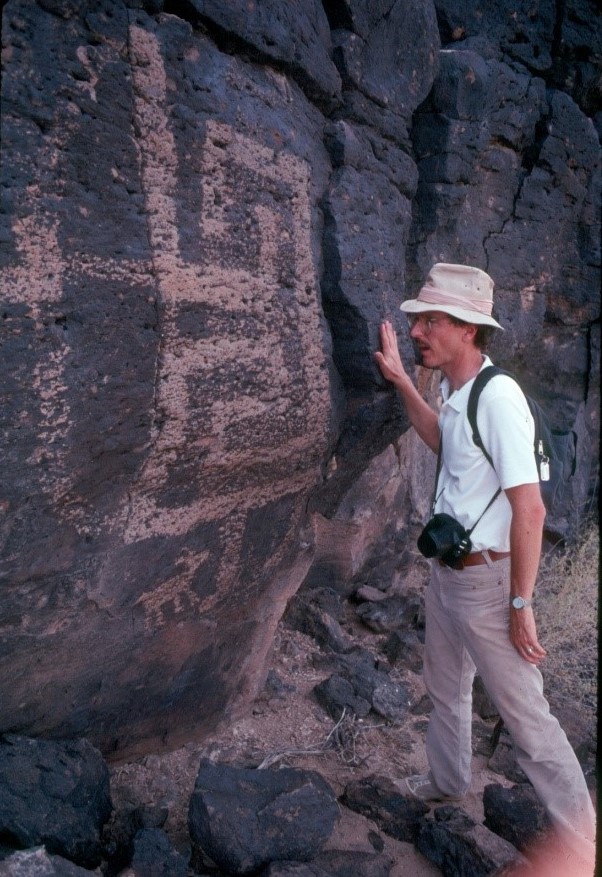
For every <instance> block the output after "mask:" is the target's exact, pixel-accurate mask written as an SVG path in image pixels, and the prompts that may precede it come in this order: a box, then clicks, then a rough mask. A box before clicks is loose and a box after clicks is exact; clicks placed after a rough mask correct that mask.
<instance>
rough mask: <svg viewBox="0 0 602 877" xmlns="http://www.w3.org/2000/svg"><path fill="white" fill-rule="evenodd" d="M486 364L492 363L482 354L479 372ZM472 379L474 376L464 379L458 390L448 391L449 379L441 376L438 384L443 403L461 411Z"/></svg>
mask: <svg viewBox="0 0 602 877" xmlns="http://www.w3.org/2000/svg"><path fill="white" fill-rule="evenodd" d="M488 365H493V363H492V362H491V360H490V359H489V357H488V356H486V355H483V365H482V366H481V368H480V369H479V372H482V371H483V369H484V368H486V367H487V366H488ZM477 374H478V373H477ZM475 378H476V375H475ZM473 381H474V378H471V379H470V381H466V383H465V384H463V385H462V386H461V387H460V389H459V390H454V391H453V392H451V393H450V387H449V380H448V379H447V378H443V380H442V381H441V384H440V386H439V389H440V392H441V398H442V399H443V404H444V405H449V406H450V408H453V409H454V411H463V410H464V409H465V408H466V405H467V404H468V395H469V393H470V390H471V387H472V384H473Z"/></svg>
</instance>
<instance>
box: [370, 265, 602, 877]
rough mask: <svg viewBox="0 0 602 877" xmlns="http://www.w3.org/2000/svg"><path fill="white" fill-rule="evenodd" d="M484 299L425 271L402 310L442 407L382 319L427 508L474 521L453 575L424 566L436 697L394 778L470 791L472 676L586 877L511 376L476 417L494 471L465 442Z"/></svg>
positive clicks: (388, 364) (584, 816)
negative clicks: (420, 750)
mask: <svg viewBox="0 0 602 877" xmlns="http://www.w3.org/2000/svg"><path fill="white" fill-rule="evenodd" d="M492 307H493V281H492V280H491V278H490V277H489V275H487V274H486V273H485V272H484V271H481V270H480V269H478V268H471V267H468V266H464V265H449V264H445V263H439V264H436V265H435V266H434V267H433V268H432V269H431V272H430V273H429V275H428V278H427V280H426V283H425V285H424V286H423V287H422V289H421V290H420V293H419V295H418V298H416V299H412V300H410V301H406V302H404V303H403V304H402V305H401V310H402V311H404V312H405V313H407V314H408V315H409V322H410V326H411V331H410V336H411V338H412V339H413V340H414V342H415V344H416V345H417V347H418V349H419V351H420V355H421V359H422V364H423V365H424V366H425V367H427V368H431V369H440V371H441V372H442V373H443V380H442V384H441V395H442V400H443V401H442V405H441V409H440V411H439V414H438V415H437V414H436V413H435V411H433V410H432V408H431V407H430V406H429V405H428V404H427V403H426V402H425V401H424V400H423V399H422V397H421V396H420V394H419V393H418V391H417V390H416V388H415V387H414V384H413V383H412V380H411V378H410V377H409V375H408V374H407V372H406V371H405V369H404V367H403V364H402V362H401V358H400V355H399V350H398V346H397V338H396V336H395V332H394V330H393V327H392V325H391V323H389V322H385V323H383V324H382V326H381V347H382V350H381V351H379V352H377V353H376V354H375V358H376V361H377V363H378V365H379V367H380V370H381V372H382V374H383V376H384V377H385V378H386V379H387V380H389V381H391V382H392V383H393V384H394V386H395V387H396V389H397V390H398V391H399V393H400V394H401V396H402V398H403V400H404V403H405V405H406V409H407V412H408V416H409V418H410V421H411V423H412V425H413V426H414V428H415V429H416V431H417V432H418V434H419V435H420V437H421V438H422V439H423V440H424V441H425V442H426V444H427V445H428V446H429V447H430V448H431V450H433V451H434V452H435V453H440V471H439V477H438V479H437V485H436V493H435V502H434V507H433V512H437V513H439V512H445V513H447V514H449V515H451V516H452V517H453V518H455V519H456V520H457V521H459V522H460V524H462V525H463V526H464V527H465V528H466V529H470V528H471V527H473V526H474V525H475V523H476V522H477V521H478V523H476V526H475V528H474V531H473V532H472V533H471V542H472V548H471V553H470V554H469V555H468V556H467V557H465V558H464V560H463V562H462V564H461V565H462V568H461V569H455V568H450V567H449V566H447V565H446V564H445V563H444V562H443V561H441V559H438V558H434V559H433V560H432V567H431V577H430V582H429V587H428V588H427V592H426V641H425V657H424V680H425V684H426V687H427V690H428V693H429V695H430V698H431V701H432V705H433V710H432V713H431V717H430V720H429V726H428V731H427V737H426V750H427V758H428V764H429V768H430V770H429V773H428V774H426V775H424V776H412V777H407V778H406V779H405V780H402V781H401V782H402V785H403V787H404V791H406V792H407V793H409V794H411V795H413V796H415V797H418V798H421V799H422V800H425V801H442V800H450V799H451V800H459V799H461V798H462V797H463V796H464V795H465V794H466V792H467V790H468V788H469V785H470V780H471V723H472V683H473V678H474V675H475V672H478V674H479V675H480V677H481V679H482V680H483V683H484V684H485V686H486V687H487V690H488V692H489V694H490V696H491V697H492V699H493V701H494V702H495V704H496V706H497V709H498V711H499V713H500V716H501V717H502V719H503V720H504V723H505V725H506V728H507V729H508V731H509V733H510V735H511V737H512V740H513V743H514V746H515V749H516V753H517V760H518V762H519V764H520V766H521V767H522V769H523V770H524V772H525V773H526V775H527V776H528V777H529V779H530V781H531V783H532V784H533V786H534V788H535V790H536V792H537V794H538V795H539V797H540V799H541V801H542V802H543V804H544V806H545V807H546V809H547V812H548V814H549V816H550V819H551V821H552V823H553V825H554V826H555V828H556V830H557V833H558V837H559V838H560V839H561V842H562V844H563V847H564V848H565V849H566V850H568V855H569V856H570V857H571V859H572V861H573V863H574V864H575V863H576V862H577V861H583V862H586V863H589V865H585V866H584V867H585V868H586V870H580V871H578V872H573V871H571V870H570V868H571V863H570V862H567V863H566V864H567V870H566V873H567V874H568V873H580V874H581V873H583V874H586V873H589V874H591V873H592V869H593V859H594V834H595V815H594V809H593V806H592V802H591V798H590V795H589V793H588V789H587V786H586V783H585V779H584V777H583V773H582V771H581V768H580V766H579V763H578V761H577V759H576V757H575V754H574V752H573V750H572V748H571V746H570V744H569V742H568V740H567V738H566V735H565V734H564V732H563V731H562V729H561V728H560V726H559V724H558V722H557V720H556V719H555V718H554V717H553V716H551V714H550V711H549V706H548V703H547V701H546V699H545V697H544V695H543V686H542V677H541V673H540V672H539V670H538V669H537V665H538V664H539V663H540V662H541V661H542V659H543V658H544V657H545V655H546V651H545V649H544V648H543V646H542V645H541V643H540V642H539V640H538V638H537V628H536V624H535V618H534V614H533V606H532V600H533V591H534V587H535V581H536V577H537V571H538V567H539V559H540V552H541V544H542V530H543V522H544V516H545V508H544V505H543V503H542V500H541V495H540V489H539V478H538V473H537V468H536V465H535V461H534V455H533V435H534V426H533V420H532V417H531V414H530V412H529V408H528V405H527V402H526V399H525V397H524V395H523V393H522V392H521V390H520V388H519V387H518V385H517V384H516V382H515V381H513V380H512V379H511V378H509V377H507V376H504V375H500V376H496V377H495V378H494V379H493V380H491V381H489V383H488V384H487V385H486V386H485V388H484V389H483V391H482V393H481V396H480V398H479V403H478V409H477V418H478V425H479V431H480V433H481V437H482V439H483V442H484V446H485V447H486V448H487V449H488V451H489V453H490V455H491V457H492V459H493V463H494V466H493V467H492V466H491V465H490V464H489V462H488V461H487V459H486V457H485V456H484V454H483V452H482V451H481V450H480V449H479V448H478V447H477V446H476V445H475V444H474V442H473V440H472V430H471V428H470V425H469V423H468V417H467V414H466V407H467V404H468V396H469V393H470V389H471V387H472V384H473V381H474V378H475V376H476V375H477V374H478V372H479V371H480V370H481V369H482V368H484V367H485V366H487V365H491V361H490V359H489V358H488V357H487V356H485V355H484V354H483V352H482V348H483V346H484V342H485V340H486V336H487V333H492V332H494V331H495V330H499V329H502V327H501V326H500V325H499V323H498V322H497V321H496V320H495V319H494V318H493V317H492ZM500 487H501V491H500V492H499V494H498V495H497V496H496V498H495V500H494V501H493V502H492V504H491V506H490V507H489V508H487V504H488V503H489V501H490V500H491V499H492V497H494V496H495V494H496V491H498V489H499V488H500ZM486 508H487V510H485V509H486ZM481 515H482V517H481V518H480V516H481ZM479 518H480V520H479Z"/></svg>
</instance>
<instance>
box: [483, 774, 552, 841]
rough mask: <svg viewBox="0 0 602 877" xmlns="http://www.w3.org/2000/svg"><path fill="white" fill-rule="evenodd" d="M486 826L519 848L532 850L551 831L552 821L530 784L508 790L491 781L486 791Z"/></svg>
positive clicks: (484, 798) (484, 804) (522, 784)
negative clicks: (531, 847)
mask: <svg viewBox="0 0 602 877" xmlns="http://www.w3.org/2000/svg"><path fill="white" fill-rule="evenodd" d="M483 806H484V808H485V822H484V825H485V826H486V827H487V828H489V829H491V831H494V832H495V833H496V834H499V835H500V837H503V838H505V839H506V840H507V841H509V842H510V843H511V844H513V845H514V846H515V847H517V848H518V849H519V850H528V848H529V847H530V846H533V845H534V844H536V843H537V842H538V841H542V840H543V838H544V836H545V835H546V833H549V832H550V831H551V828H552V824H551V822H550V820H549V818H548V815H547V813H546V811H545V809H544V807H543V805H542V803H541V802H540V800H539V798H538V797H537V795H536V794H535V789H534V788H533V786H532V785H531V784H530V783H521V784H520V785H517V786H513V787H512V788H511V789H506V788H504V786H500V785H498V784H497V783H490V784H489V785H488V786H485V789H484V791H483Z"/></svg>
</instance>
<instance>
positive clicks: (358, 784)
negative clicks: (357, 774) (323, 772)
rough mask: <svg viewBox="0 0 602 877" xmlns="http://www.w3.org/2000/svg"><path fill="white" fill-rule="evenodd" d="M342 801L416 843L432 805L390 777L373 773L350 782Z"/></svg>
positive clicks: (387, 830) (388, 831) (391, 832)
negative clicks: (413, 795) (409, 792)
mask: <svg viewBox="0 0 602 877" xmlns="http://www.w3.org/2000/svg"><path fill="white" fill-rule="evenodd" d="M341 803H342V804H344V805H345V807H349V809H350V810H353V811H355V812H356V813H361V814H362V815H363V816H366V817H367V818H368V819H371V820H372V821H373V822H375V823H376V825H378V827H379V828H380V829H381V830H382V831H384V832H385V834H388V835H390V836H391V837H394V838H395V839H396V840H401V841H405V842H407V843H414V842H416V840H417V839H418V836H419V833H420V824H421V820H422V818H423V817H424V815H425V814H426V813H428V810H429V807H428V805H427V804H425V802H424V801H419V800H418V799H417V798H412V797H410V796H409V795H403V794H402V793H401V792H400V791H399V789H398V788H397V786H396V785H395V784H394V782H393V781H392V780H391V779H390V778H389V777H383V776H375V775H372V776H369V777H365V778H364V779H362V780H357V781H355V782H352V783H348V785H347V786H346V787H345V792H344V794H343V796H342V797H341Z"/></svg>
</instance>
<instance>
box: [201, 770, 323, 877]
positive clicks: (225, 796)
mask: <svg viewBox="0 0 602 877" xmlns="http://www.w3.org/2000/svg"><path fill="white" fill-rule="evenodd" d="M337 819H338V809H337V802H336V798H335V796H334V793H333V792H332V789H331V788H330V787H329V785H328V784H327V783H326V781H325V780H324V779H323V778H322V777H321V776H319V774H317V773H314V772H312V771H302V770H295V769H292V768H283V769H281V770H249V769H245V768H236V767H231V766H228V765H211V764H202V765H201V767H200V769H199V773H198V776H197V779H196V783H195V788H194V792H193V795H192V798H191V800H190V807H189V815H188V824H189V830H190V837H191V840H192V844H193V855H194V856H196V858H202V857H203V856H207V857H209V858H210V859H211V861H213V862H214V863H215V864H216V865H218V867H219V868H221V869H222V870H224V871H227V872H228V873H231V874H251V873H254V872H257V871H258V870H259V869H260V868H264V867H266V866H267V865H269V863H271V862H278V861H287V860H291V861H301V862H303V861H309V860H311V859H313V858H314V857H315V856H316V855H317V854H318V852H319V851H320V849H321V848H322V847H323V845H324V844H325V843H326V841H327V840H328V838H329V837H330V835H331V833H332V830H333V828H334V825H335V822H336V820H337Z"/></svg>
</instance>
